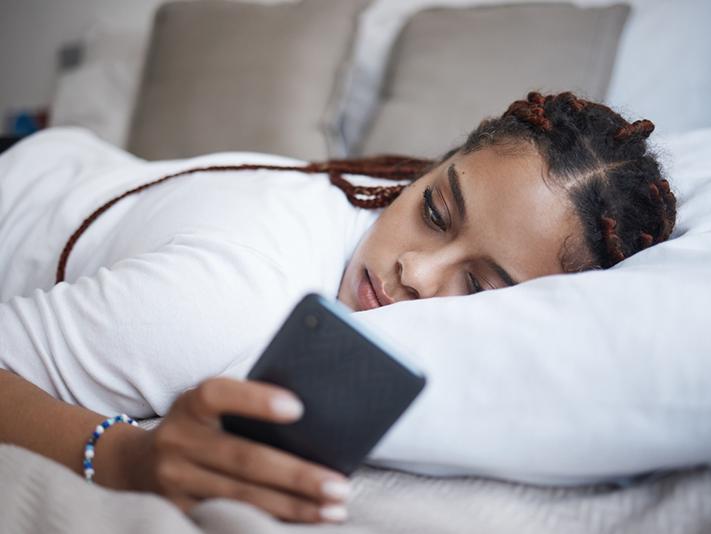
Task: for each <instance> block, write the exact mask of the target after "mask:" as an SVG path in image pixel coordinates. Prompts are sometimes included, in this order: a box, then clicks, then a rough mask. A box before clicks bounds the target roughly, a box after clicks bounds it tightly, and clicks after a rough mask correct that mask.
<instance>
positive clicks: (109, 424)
mask: <svg viewBox="0 0 711 534" xmlns="http://www.w3.org/2000/svg"><path fill="white" fill-rule="evenodd" d="M101 426H103V427H104V428H109V427H110V426H111V422H110V421H104V422H103V423H101Z"/></svg>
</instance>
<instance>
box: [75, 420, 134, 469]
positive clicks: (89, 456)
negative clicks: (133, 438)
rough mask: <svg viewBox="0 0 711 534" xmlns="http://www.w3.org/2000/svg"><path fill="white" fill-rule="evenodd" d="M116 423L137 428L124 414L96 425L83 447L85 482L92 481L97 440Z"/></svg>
mask: <svg viewBox="0 0 711 534" xmlns="http://www.w3.org/2000/svg"><path fill="white" fill-rule="evenodd" d="M116 423H128V424H130V425H132V426H138V423H137V422H136V421H134V420H133V419H131V418H130V417H129V416H128V415H126V414H123V413H122V414H121V415H117V416H116V417H109V418H108V419H106V420H105V421H103V422H102V423H101V424H100V425H97V427H96V429H95V430H94V431H93V432H92V433H91V437H90V438H89V440H88V441H87V442H86V445H85V446H84V478H85V479H86V481H87V482H93V481H94V446H95V445H96V442H97V441H99V438H100V437H101V435H102V434H103V433H104V430H106V429H107V428H109V427H110V426H113V425H115V424H116Z"/></svg>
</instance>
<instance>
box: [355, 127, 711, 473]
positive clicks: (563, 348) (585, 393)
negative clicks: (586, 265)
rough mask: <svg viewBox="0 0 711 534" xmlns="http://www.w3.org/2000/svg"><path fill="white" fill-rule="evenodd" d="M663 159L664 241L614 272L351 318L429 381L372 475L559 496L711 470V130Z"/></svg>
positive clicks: (671, 144) (667, 146)
mask: <svg viewBox="0 0 711 534" xmlns="http://www.w3.org/2000/svg"><path fill="white" fill-rule="evenodd" d="M663 147H664V148H663V152H664V153H665V154H666V156H665V158H664V159H665V161H666V165H667V170H668V175H669V176H670V181H671V185H672V190H673V191H674V192H675V193H676V194H677V198H678V202H679V206H678V222H677V226H676V228H675V230H674V233H673V234H672V239H670V240H669V241H666V242H664V243H660V244H658V245H655V246H653V247H650V248H648V249H646V250H644V251H642V252H639V253H638V254H635V255H633V256H631V257H629V258H628V259H626V260H624V261H622V262H621V263H619V264H617V265H616V266H615V267H613V268H611V269H609V270H604V271H589V272H583V273H576V274H563V275H555V276H548V277H542V278H538V279H535V280H531V281H529V282H525V283H522V284H520V285H518V286H514V287H511V288H506V289H500V290H496V291H490V292H484V293H481V294H478V295H472V296H464V297H462V296H460V297H447V298H433V299H424V300H419V301H405V302H400V303H397V304H393V305H391V306H386V307H382V308H377V309H373V310H369V311H364V312H358V313H356V314H354V316H355V317H356V318H357V319H360V320H361V321H363V322H365V323H366V326H370V327H371V328H373V329H377V330H378V331H379V332H380V333H381V334H382V335H383V336H387V337H388V338H389V340H390V341H391V342H393V343H397V344H399V345H400V346H401V347H403V349H404V350H405V352H406V353H407V354H409V356H410V358H411V360H412V362H413V363H414V364H415V365H417V366H419V367H420V368H422V369H423V370H424V371H425V373H426V374H427V375H428V378H429V383H428V385H427V387H426V388H425V390H424V392H423V393H422V394H421V395H420V397H419V398H418V399H417V400H416V401H415V402H414V404H413V405H412V406H411V408H410V409H409V410H408V411H407V412H406V413H405V415H404V416H403V417H402V418H401V419H400V420H399V421H398V422H397V423H396V425H395V426H394V427H393V428H392V429H391V430H390V432H389V433H388V434H386V436H385V438H384V439H383V441H381V443H380V444H379V445H378V446H377V448H376V449H375V450H374V451H373V453H372V455H371V462H372V463H374V464H376V465H377V464H381V465H388V466H390V467H400V468H405V469H409V470H413V471H418V472H423V473H432V474H454V473H456V474H462V473H471V474H479V475H487V476H495V477H503V478H510V479H516V480H522V481H527V482H533V483H541V484H561V485H565V484H579V483H585V482H594V481H598V480H603V479H611V478H617V477H626V476H628V475H631V474H634V473H644V472H648V471H651V470H656V469H665V468H675V467H681V466H691V465H696V464H703V463H710V462H711V448H710V447H709V443H711V357H710V355H711V337H710V336H709V334H708V332H709V324H710V323H709V302H711V150H710V149H709V147H711V129H703V130H698V131H694V132H690V133H687V134H684V135H679V136H676V137H674V138H670V139H669V140H668V141H667V142H665V143H664V145H663Z"/></svg>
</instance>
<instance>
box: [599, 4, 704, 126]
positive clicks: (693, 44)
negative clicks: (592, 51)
mask: <svg viewBox="0 0 711 534" xmlns="http://www.w3.org/2000/svg"><path fill="white" fill-rule="evenodd" d="M630 3H631V4H632V14H631V16H630V20H629V21H628V23H627V24H626V27H625V31H624V33H623V35H622V39H621V41H620V46H619V53H618V58H617V61H616V62H615V68H614V71H613V73H612V79H611V80H610V89H609V91H608V95H607V100H608V101H609V102H610V103H611V104H612V105H613V106H614V107H616V108H622V109H630V110H635V112H637V113H639V114H640V115H641V116H642V117H650V118H651V119H653V120H654V124H655V126H656V127H657V130H656V131H658V132H665V133H667V134H671V133H682V132H686V131H688V130H692V129H696V128H707V127H711V107H710V106H708V105H707V99H708V95H709V94H711V68H708V64H709V57H711V32H709V31H708V21H709V20H711V2H702V1H699V0H677V1H676V2H664V1H660V0H654V1H650V0H630ZM703 65H707V66H706V67H704V66H703ZM650 88H653V90H650ZM682 101H683V102H684V105H683V106H674V105H669V103H670V102H682Z"/></svg>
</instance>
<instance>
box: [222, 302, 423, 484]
mask: <svg viewBox="0 0 711 534" xmlns="http://www.w3.org/2000/svg"><path fill="white" fill-rule="evenodd" d="M341 308H342V305H340V304H338V303H330V302H328V301H326V300H325V299H323V297H321V296H319V295H316V294H313V293H311V294H309V295H306V296H305V297H304V298H303V299H302V300H301V301H300V302H299V304H297V305H296V307H295V308H294V310H293V311H292V313H291V314H290V315H289V317H288V318H287V320H286V321H285V322H284V324H283V326H282V327H281V329H280V330H279V331H278V332H277V334H276V336H275V337H274V339H273V340H272V342H271V343H270V344H269V346H268V347H267V348H266V350H265V351H264V353H263V354H262V356H261V357H260V359H259V361H257V363H256V364H255V365H254V367H253V368H252V370H251V371H250V372H249V374H248V378H249V379H251V380H259V381H262V382H269V383H272V384H276V385H279V386H282V387H284V388H286V389H288V390H291V391H293V392H294V393H295V394H296V395H297V396H298V397H299V398H300V399H301V401H302V402H303V403H304V415H303V416H302V418H301V419H300V420H299V421H297V422H295V423H292V424H286V425H284V424H276V423H269V422H264V421H259V420H256V419H250V418H246V417H241V416H237V415H227V414H226V415H223V417H222V425H223V428H224V429H225V430H227V431H228V432H233V433H235V434H238V435H240V436H243V437H246V438H249V439H252V440H256V441H260V442H263V443H266V444H268V445H271V446H274V447H278V448H280V449H284V450H286V451H289V452H291V453H294V454H296V455H298V456H301V457H303V458H305V459H307V460H311V461H313V462H316V463H319V464H322V465H325V466H327V467H330V468H332V469H335V470H337V471H339V472H341V473H343V474H345V475H350V474H351V473H352V472H353V471H354V470H355V469H356V468H357V467H358V466H359V465H360V463H361V462H362V461H363V460H364V459H365V457H366V455H367V454H368V453H369V452H370V451H371V449H372V448H373V447H375V445H376V444H377V442H378V441H379V440H380V438H381V437H382V436H383V435H384V434H385V432H386V431H387V430H388V429H389V428H390V427H391V426H392V424H393V423H394V422H395V421H396V420H397V419H398V418H399V417H400V415H401V414H402V413H403V412H404V411H405V410H406V409H407V407H408V406H409V405H410V403H411V402H412V401H413V400H414V399H415V397H417V395H418V394H419V393H420V391H421V390H422V389H423V387H424V385H425V378H424V377H423V376H422V375H421V374H419V373H417V372H416V371H414V370H412V369H411V368H408V367H407V366H406V365H405V364H404V363H402V362H401V361H398V359H397V358H396V357H395V356H394V355H393V356H391V355H389V354H388V353H387V352H385V350H384V349H383V348H381V347H380V346H379V345H378V344H376V342H375V341H374V340H373V337H372V334H364V333H361V332H359V331H358V330H356V328H359V329H361V330H362V328H361V327H355V326H353V325H355V323H353V322H352V321H351V320H350V319H349V318H348V314H347V310H346V309H345V308H343V310H344V311H342V310H341ZM366 336H367V337H366ZM381 343H382V342H379V344H381Z"/></svg>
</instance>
